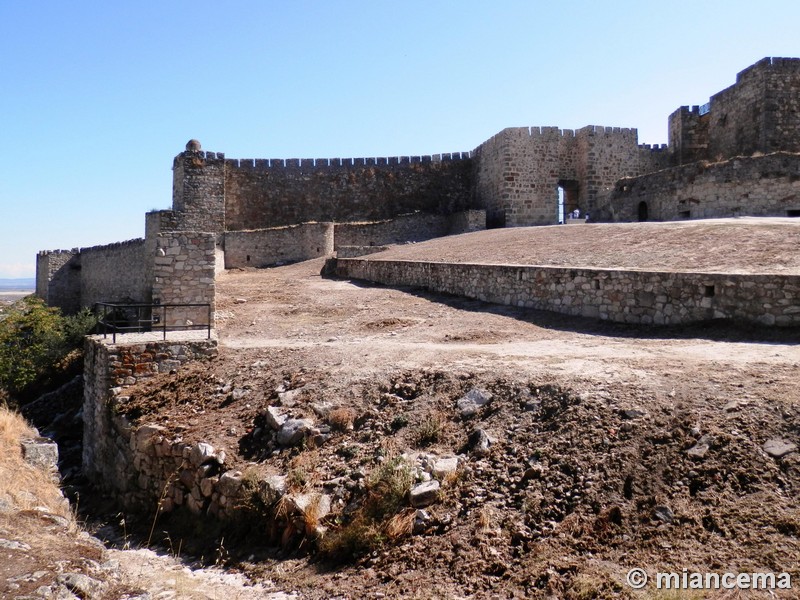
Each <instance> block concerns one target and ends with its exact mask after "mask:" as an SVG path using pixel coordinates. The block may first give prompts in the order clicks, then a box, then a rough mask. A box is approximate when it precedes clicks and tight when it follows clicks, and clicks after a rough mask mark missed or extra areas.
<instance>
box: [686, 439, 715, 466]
mask: <svg viewBox="0 0 800 600" xmlns="http://www.w3.org/2000/svg"><path fill="white" fill-rule="evenodd" d="M713 443H714V440H713V438H712V437H711V436H710V435H704V436H703V437H701V438H700V439H699V440H697V443H696V444H695V445H694V446H692V447H691V448H689V449H688V450H687V451H686V454H687V455H688V456H689V458H693V459H695V460H702V459H704V458H705V456H706V454H708V451H709V450H711V445H712V444H713Z"/></svg>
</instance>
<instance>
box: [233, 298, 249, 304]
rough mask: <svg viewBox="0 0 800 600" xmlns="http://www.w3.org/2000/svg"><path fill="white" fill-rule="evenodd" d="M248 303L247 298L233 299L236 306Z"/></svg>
mask: <svg viewBox="0 0 800 600" xmlns="http://www.w3.org/2000/svg"><path fill="white" fill-rule="evenodd" d="M246 302H247V298H234V299H233V303H234V304H245V303H246Z"/></svg>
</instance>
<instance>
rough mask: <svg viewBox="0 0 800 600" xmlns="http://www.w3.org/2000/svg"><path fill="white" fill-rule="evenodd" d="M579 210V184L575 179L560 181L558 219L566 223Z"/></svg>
mask: <svg viewBox="0 0 800 600" xmlns="http://www.w3.org/2000/svg"><path fill="white" fill-rule="evenodd" d="M577 208H578V182H577V181H575V180H574V179H559V180H558V211H557V213H556V219H557V220H558V222H559V223H564V221H565V220H566V218H567V216H569V215H570V213H572V212H573V211H575V209H577Z"/></svg>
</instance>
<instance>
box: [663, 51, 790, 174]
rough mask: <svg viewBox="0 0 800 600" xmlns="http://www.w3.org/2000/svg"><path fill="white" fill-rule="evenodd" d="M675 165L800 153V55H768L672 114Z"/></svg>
mask: <svg viewBox="0 0 800 600" xmlns="http://www.w3.org/2000/svg"><path fill="white" fill-rule="evenodd" d="M669 129H670V136H669V141H670V149H671V151H672V153H673V159H674V160H673V164H686V163H688V162H692V161H696V160H711V161H721V160H724V159H727V158H732V157H734V156H750V155H751V154H753V153H754V152H762V153H765V154H767V153H772V152H778V151H785V152H800V59H797V58H764V59H762V60H760V61H758V62H757V63H755V64H754V65H751V66H749V67H748V68H746V69H744V70H743V71H741V72H740V73H739V74H738V75H737V76H736V83H734V84H733V85H732V86H730V87H728V88H726V89H724V90H722V91H720V92H718V93H717V94H715V95H713V96H711V99H710V101H709V103H708V104H706V105H704V106H703V107H700V106H694V107H691V108H690V107H688V106H682V107H681V108H679V109H678V110H677V111H675V112H674V113H673V114H672V115H670V117H669Z"/></svg>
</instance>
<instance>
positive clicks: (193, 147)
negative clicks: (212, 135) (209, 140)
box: [186, 140, 200, 152]
mask: <svg viewBox="0 0 800 600" xmlns="http://www.w3.org/2000/svg"><path fill="white" fill-rule="evenodd" d="M186 151H187V152H200V142H198V141H197V140H189V141H188V142H186Z"/></svg>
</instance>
